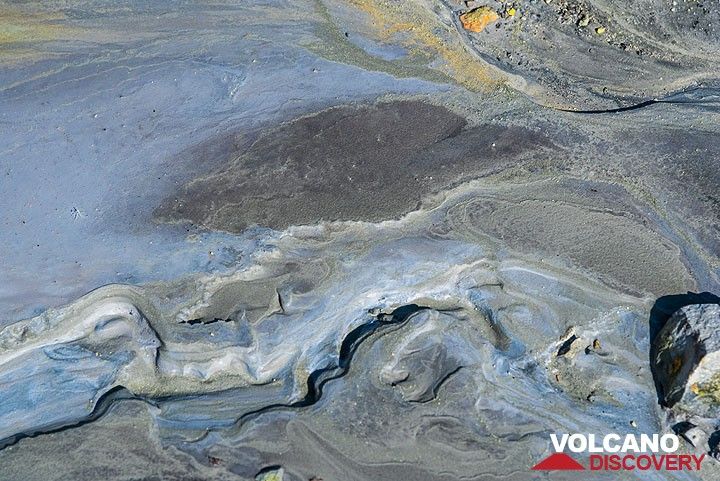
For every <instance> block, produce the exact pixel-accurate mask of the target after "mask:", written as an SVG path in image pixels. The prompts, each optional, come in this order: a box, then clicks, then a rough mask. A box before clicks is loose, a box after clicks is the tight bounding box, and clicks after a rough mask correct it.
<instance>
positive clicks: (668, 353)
mask: <svg viewBox="0 0 720 481" xmlns="http://www.w3.org/2000/svg"><path fill="white" fill-rule="evenodd" d="M719 325H720V306H718V305H716V304H696V305H690V306H686V307H683V308H682V309H680V310H679V311H677V312H676V313H675V314H673V315H672V317H671V318H670V319H669V320H668V322H667V324H665V326H663V328H662V329H661V330H660V332H659V333H658V335H657V337H656V338H655V340H654V341H653V345H652V349H651V362H652V370H653V376H654V378H655V382H656V385H657V388H658V395H659V398H660V401H661V402H662V403H663V404H664V405H666V406H667V407H672V408H677V409H679V410H682V411H686V412H689V413H691V414H695V415H700V416H715V415H716V414H717V413H719V412H720V409H718V408H719V407H720V389H719V387H720V363H719V362H718V361H719V358H720V332H719V331H718V326H719Z"/></svg>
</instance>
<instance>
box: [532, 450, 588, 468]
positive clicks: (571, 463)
mask: <svg viewBox="0 0 720 481" xmlns="http://www.w3.org/2000/svg"><path fill="white" fill-rule="evenodd" d="M532 469H533V471H583V470H585V467H584V466H583V465H582V464H580V463H578V462H577V461H575V460H574V459H573V458H571V457H570V456H568V455H567V454H565V453H555V454H551V455H550V456H548V457H547V458H545V459H543V460H542V461H540V462H539V463H537V464H536V465H535V466H533V467H532Z"/></svg>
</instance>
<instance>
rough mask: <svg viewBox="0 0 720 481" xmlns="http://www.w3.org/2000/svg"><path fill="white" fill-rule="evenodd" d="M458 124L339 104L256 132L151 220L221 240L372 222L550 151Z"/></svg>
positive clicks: (446, 114) (440, 111)
mask: <svg viewBox="0 0 720 481" xmlns="http://www.w3.org/2000/svg"><path fill="white" fill-rule="evenodd" d="M465 125H466V121H465V119H464V118H463V117H461V116H459V115H457V114H455V113H453V112H451V111H450V110H448V109H446V108H444V107H439V106H435V105H431V104H429V103H425V102H421V101H394V102H388V103H381V104H377V105H363V106H342V107H336V108H332V109H329V110H325V111H322V112H319V113H316V114H313V115H310V116H306V117H301V118H298V119H295V120H293V121H291V122H289V123H286V124H283V125H281V126H279V127H277V128H275V129H271V130H269V131H266V132H265V133H264V134H263V135H261V136H260V137H259V138H258V140H256V141H255V142H254V143H253V144H252V145H251V146H250V147H249V148H248V149H247V150H245V151H242V152H238V151H236V152H233V153H231V154H230V155H229V156H228V160H227V162H226V163H225V165H224V166H222V167H220V168H218V169H217V170H214V171H212V172H208V173H206V174H204V175H200V176H198V177H197V178H195V179H193V180H192V181H190V182H189V183H187V184H186V185H184V186H183V187H181V188H180V190H179V191H178V192H176V193H175V194H173V195H171V196H169V197H168V198H166V199H165V200H164V201H163V202H162V203H161V205H160V206H159V207H158V208H157V209H156V210H155V218H156V219H157V220H159V221H161V222H183V221H187V222H192V223H194V224H198V225H202V226H204V227H207V228H210V229H218V230H224V231H230V232H240V231H242V230H244V229H245V228H247V227H248V226H252V225H260V226H263V227H271V228H275V229H282V228H285V227H287V226H289V225H303V224H314V223H317V222H319V221H336V220H363V221H372V222H377V221H381V220H384V219H391V218H397V217H399V216H401V215H402V214H405V213H407V212H409V211H411V210H413V209H416V208H417V207H418V205H419V204H420V202H421V201H422V199H423V198H424V197H425V196H426V195H427V194H430V193H434V192H438V191H441V190H443V189H445V188H447V187H449V186H451V185H453V184H455V183H457V182H459V181H463V180H467V179H470V178H473V177H478V176H482V175H487V174H489V173H493V172H496V171H498V170H501V169H502V168H504V167H507V166H509V165H516V164H517V163H521V162H522V161H523V159H525V158H530V157H535V156H537V155H542V153H543V151H544V150H546V148H549V147H552V144H551V143H549V142H548V141H546V140H545V139H544V137H543V136H542V135H540V134H538V133H535V132H532V131H527V130H526V129H523V128H520V127H500V126H497V125H482V126H478V127H473V128H468V129H465V128H464V127H465ZM517 139H522V141H517ZM213 148H214V149H217V147H216V146H213ZM198 152H200V151H199V150H198ZM198 155H202V154H200V153H199V154H198Z"/></svg>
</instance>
